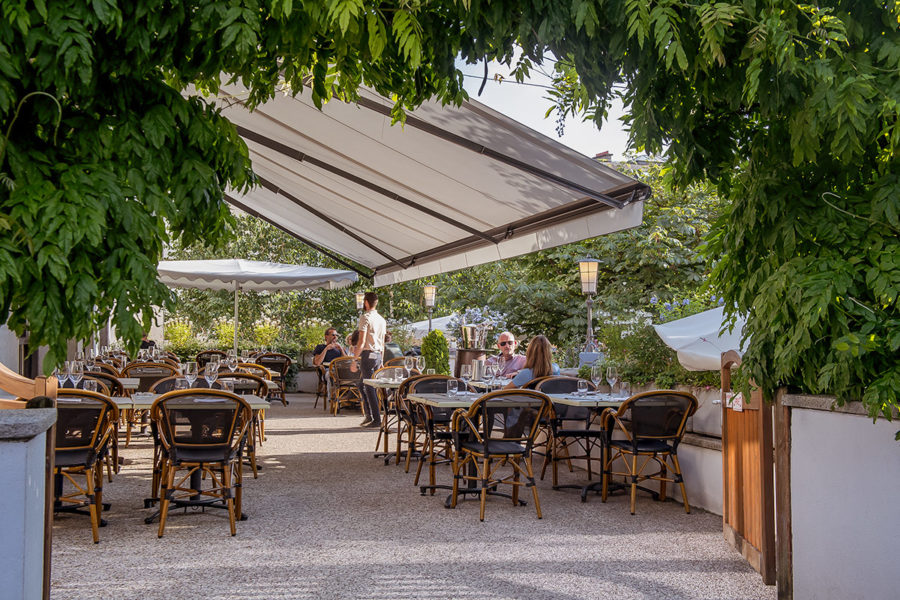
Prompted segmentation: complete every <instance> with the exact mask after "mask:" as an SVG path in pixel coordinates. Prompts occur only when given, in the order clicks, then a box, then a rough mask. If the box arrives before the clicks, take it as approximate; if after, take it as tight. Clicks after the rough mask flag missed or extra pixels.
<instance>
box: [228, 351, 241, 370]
mask: <svg viewBox="0 0 900 600" xmlns="http://www.w3.org/2000/svg"><path fill="white" fill-rule="evenodd" d="M225 364H227V365H228V370H229V371H234V370H235V369H237V366H238V357H237V350H235V349H234V348H232V349H231V350H229V351H228V355H227V357H226V358H225Z"/></svg>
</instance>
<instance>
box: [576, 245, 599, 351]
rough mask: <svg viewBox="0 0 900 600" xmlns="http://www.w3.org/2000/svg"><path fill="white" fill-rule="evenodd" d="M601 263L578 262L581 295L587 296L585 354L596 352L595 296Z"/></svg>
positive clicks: (584, 260)
mask: <svg viewBox="0 0 900 600" xmlns="http://www.w3.org/2000/svg"><path fill="white" fill-rule="evenodd" d="M599 266H600V265H599V261H597V260H595V259H593V258H585V259H582V260H580V261H578V274H579V275H580V276H581V293H582V294H585V295H586V296H587V338H586V339H585V342H584V351H585V352H596V351H597V344H596V343H595V342H594V327H593V321H594V316H593V311H592V308H593V306H594V294H596V293H597V272H598V270H599Z"/></svg>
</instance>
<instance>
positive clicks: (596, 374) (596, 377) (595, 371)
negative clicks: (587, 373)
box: [591, 365, 603, 387]
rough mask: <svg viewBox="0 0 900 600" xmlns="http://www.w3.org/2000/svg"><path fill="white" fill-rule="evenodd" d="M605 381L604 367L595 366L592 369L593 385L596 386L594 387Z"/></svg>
mask: <svg viewBox="0 0 900 600" xmlns="http://www.w3.org/2000/svg"><path fill="white" fill-rule="evenodd" d="M601 381H603V367H602V366H601V365H594V366H592V367H591V383H593V384H594V387H596V386H598V385H600V382H601Z"/></svg>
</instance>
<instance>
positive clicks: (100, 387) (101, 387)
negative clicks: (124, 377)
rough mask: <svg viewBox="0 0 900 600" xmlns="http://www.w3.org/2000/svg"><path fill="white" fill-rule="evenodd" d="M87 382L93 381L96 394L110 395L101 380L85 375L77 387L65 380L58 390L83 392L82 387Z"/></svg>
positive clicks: (69, 380) (70, 381)
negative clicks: (95, 386)
mask: <svg viewBox="0 0 900 600" xmlns="http://www.w3.org/2000/svg"><path fill="white" fill-rule="evenodd" d="M88 381H93V382H94V383H95V384H96V385H97V390H96V391H97V392H99V393H101V394H103V395H104V396H109V395H110V393H109V388H108V387H107V385H106V382H105V381H103V380H101V379H99V378H97V377H94V376H93V375H87V374H85V375H84V377H82V378H81V381H79V382H78V385H75V384H74V383H72V380H71V379H67V380H66V382H65V383H64V384H62V386H60V388H59V389H70V390H71V389H79V390H83V389H84V385H85V384H86V383H87V382H88ZM119 385H120V386H121V385H122V384H119Z"/></svg>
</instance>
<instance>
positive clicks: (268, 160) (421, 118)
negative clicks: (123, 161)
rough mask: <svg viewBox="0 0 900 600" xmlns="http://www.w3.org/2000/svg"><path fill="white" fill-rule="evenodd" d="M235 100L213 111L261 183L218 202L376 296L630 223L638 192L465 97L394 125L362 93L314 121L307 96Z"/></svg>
mask: <svg viewBox="0 0 900 600" xmlns="http://www.w3.org/2000/svg"><path fill="white" fill-rule="evenodd" d="M244 98H246V92H244V91H243V89H242V88H240V86H238V85H229V86H224V87H223V88H222V90H221V92H220V97H219V105H220V106H221V107H222V109H223V114H224V115H225V116H226V117H227V118H228V119H229V120H231V121H232V122H233V123H234V124H235V125H236V126H237V128H238V132H239V133H240V134H241V136H242V137H243V139H244V140H245V142H246V143H247V146H248V148H249V150H250V157H251V160H252V162H253V170H254V172H255V173H256V174H257V176H258V178H259V185H258V186H256V187H255V188H254V189H253V190H251V191H250V192H249V193H247V194H238V193H236V192H233V191H230V192H229V193H228V195H227V199H228V201H229V202H231V203H232V204H233V205H234V206H236V207H237V208H240V209H242V210H244V211H245V212H248V213H250V214H252V215H255V216H257V217H259V218H262V219H264V220H266V221H268V222H270V223H272V224H273V225H275V226H277V227H280V228H281V229H283V230H285V231H287V232H289V233H291V234H292V235H294V236H295V237H297V238H299V239H301V240H303V241H305V242H307V243H309V244H310V245H312V246H314V247H316V248H318V249H320V250H323V251H325V252H326V253H330V254H332V255H333V257H334V258H338V259H340V258H345V259H350V260H352V261H354V262H355V263H357V264H358V265H362V266H363V267H365V268H366V269H368V270H370V271H371V273H373V274H374V282H375V285H376V286H381V285H386V284H390V283H397V282H400V281H408V280H411V279H417V278H419V277H424V276H428V275H433V274H437V273H442V272H447V271H453V270H457V269H462V268H466V267H471V266H474V265H478V264H482V263H487V262H491V261H495V260H499V259H502V258H509V257H513V256H518V255H522V254H526V253H529V252H534V251H537V250H541V249H544V248H552V247H555V246H559V245H561V244H566V243H570V242H576V241H580V240H584V239H587V238H591V237H595V236H599V235H603V234H606V233H610V232H613V231H619V230H622V229H627V228H630V227H635V226H637V225H639V224H640V223H641V219H642V208H643V200H644V199H645V198H647V197H648V196H649V193H650V190H649V188H648V187H647V186H646V185H644V184H642V183H640V182H639V181H636V180H634V179H632V178H630V177H627V176H625V175H623V174H621V173H619V172H617V171H615V170H613V169H611V168H609V167H607V166H605V165H602V164H600V163H598V162H597V161H594V160H591V159H589V158H587V157H585V156H583V155H581V154H579V153H577V152H575V151H574V150H571V149H569V148H567V147H565V146H563V145H562V144H559V143H557V142H556V141H554V140H552V139H549V138H547V137H545V136H543V135H541V134H539V133H537V132H535V131H533V130H531V129H529V128H528V127H525V126H524V125H521V124H520V123H517V122H516V121H513V120H512V119H509V118H507V117H505V116H504V115H502V114H500V113H498V112H496V111H494V110H491V109H489V108H487V107H486V106H484V105H482V104H479V103H478V102H475V101H468V102H466V103H464V104H463V105H462V106H461V107H453V106H443V107H442V106H440V104H438V103H435V102H426V103H425V104H424V105H423V106H421V107H420V108H419V109H417V110H416V111H414V112H411V113H409V115H408V116H407V119H406V123H405V124H404V125H400V124H398V125H394V126H392V125H391V117H390V108H391V102H390V101H389V100H387V99H385V98H383V97H381V96H379V95H378V94H376V93H374V92H372V91H370V90H366V89H363V90H361V98H360V100H359V102H358V103H355V104H347V103H343V102H340V101H338V100H333V101H332V102H330V103H328V104H327V105H326V106H325V107H324V109H323V110H322V111H319V110H318V109H317V108H316V107H315V106H314V105H313V103H312V100H311V99H310V94H309V93H308V91H304V93H303V94H302V95H298V96H296V97H291V96H290V95H289V94H286V93H279V95H278V96H277V97H276V98H275V99H274V100H271V101H269V102H267V103H265V104H264V105H262V106H260V107H258V108H256V109H255V110H254V111H253V112H250V111H248V110H247V109H246V108H245V107H244V105H243V100H244ZM345 264H346V263H345ZM348 266H349V265H348ZM362 271H365V269H362ZM366 274H369V273H366Z"/></svg>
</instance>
